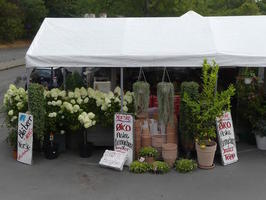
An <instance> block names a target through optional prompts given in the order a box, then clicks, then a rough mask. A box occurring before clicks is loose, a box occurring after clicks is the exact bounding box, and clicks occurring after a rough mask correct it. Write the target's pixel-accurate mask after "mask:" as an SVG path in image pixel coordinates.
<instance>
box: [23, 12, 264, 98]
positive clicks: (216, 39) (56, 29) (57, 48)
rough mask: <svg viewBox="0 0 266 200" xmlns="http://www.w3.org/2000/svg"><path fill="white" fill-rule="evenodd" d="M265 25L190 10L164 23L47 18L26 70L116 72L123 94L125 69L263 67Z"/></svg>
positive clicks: (249, 18)
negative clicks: (208, 64)
mask: <svg viewBox="0 0 266 200" xmlns="http://www.w3.org/2000/svg"><path fill="white" fill-rule="evenodd" d="M265 25H266V16H230V17H202V16H200V15H198V14H197V13H195V12H193V11H189V12H188V13H186V14H184V15H183V16H181V17H163V18H162V17H156V18H46V19H45V20H44V22H43V23H42V25H41V27H40V29H39V31H38V33H37V35H36V36H35V38H34V40H33V42H32V44H31V46H30V48H29V50H28V51H27V53H26V68H27V69H30V68H33V67H120V68H121V90H123V67H200V66H201V65H202V62H203V59H204V58H206V59H208V60H212V59H214V60H215V61H216V62H217V63H218V64H219V65H220V66H242V67H266V39H265V36H266V26H265ZM27 71H28V70H27ZM28 77H29V73H28ZM122 98H123V97H122ZM122 102H123V100H122Z"/></svg>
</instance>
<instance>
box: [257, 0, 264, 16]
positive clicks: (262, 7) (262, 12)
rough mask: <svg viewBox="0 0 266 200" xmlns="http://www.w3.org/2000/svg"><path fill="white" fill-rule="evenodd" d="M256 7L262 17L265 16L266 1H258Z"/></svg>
mask: <svg viewBox="0 0 266 200" xmlns="http://www.w3.org/2000/svg"><path fill="white" fill-rule="evenodd" d="M257 5H258V7H259V9H260V13H261V14H262V15H266V0H260V1H258V2H257Z"/></svg>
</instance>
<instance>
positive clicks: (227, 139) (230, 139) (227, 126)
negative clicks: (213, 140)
mask: <svg viewBox="0 0 266 200" xmlns="http://www.w3.org/2000/svg"><path fill="white" fill-rule="evenodd" d="M216 127H217V133H218V139H219V144H220V150H221V155H222V163H223V165H228V164H231V163H234V162H237V161H238V157H237V151H236V142H235V133H234V127H233V121H232V116H231V113H230V112H225V113H224V114H223V116H221V117H220V118H217V119H216Z"/></svg>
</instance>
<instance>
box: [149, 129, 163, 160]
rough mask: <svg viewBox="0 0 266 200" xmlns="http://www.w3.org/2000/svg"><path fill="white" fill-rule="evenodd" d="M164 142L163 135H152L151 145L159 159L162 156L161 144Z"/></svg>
mask: <svg viewBox="0 0 266 200" xmlns="http://www.w3.org/2000/svg"><path fill="white" fill-rule="evenodd" d="M165 142H166V137H165V135H161V134H157V135H153V136H152V146H153V147H154V148H155V149H157V151H158V153H159V159H161V158H162V145H163V144H164V143H165Z"/></svg>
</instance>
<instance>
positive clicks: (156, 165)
mask: <svg viewBox="0 0 266 200" xmlns="http://www.w3.org/2000/svg"><path fill="white" fill-rule="evenodd" d="M169 170H170V167H169V165H168V164H167V163H166V162H162V161H155V162H153V163H152V164H151V172H153V173H155V174H165V173H167V172H169Z"/></svg>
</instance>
